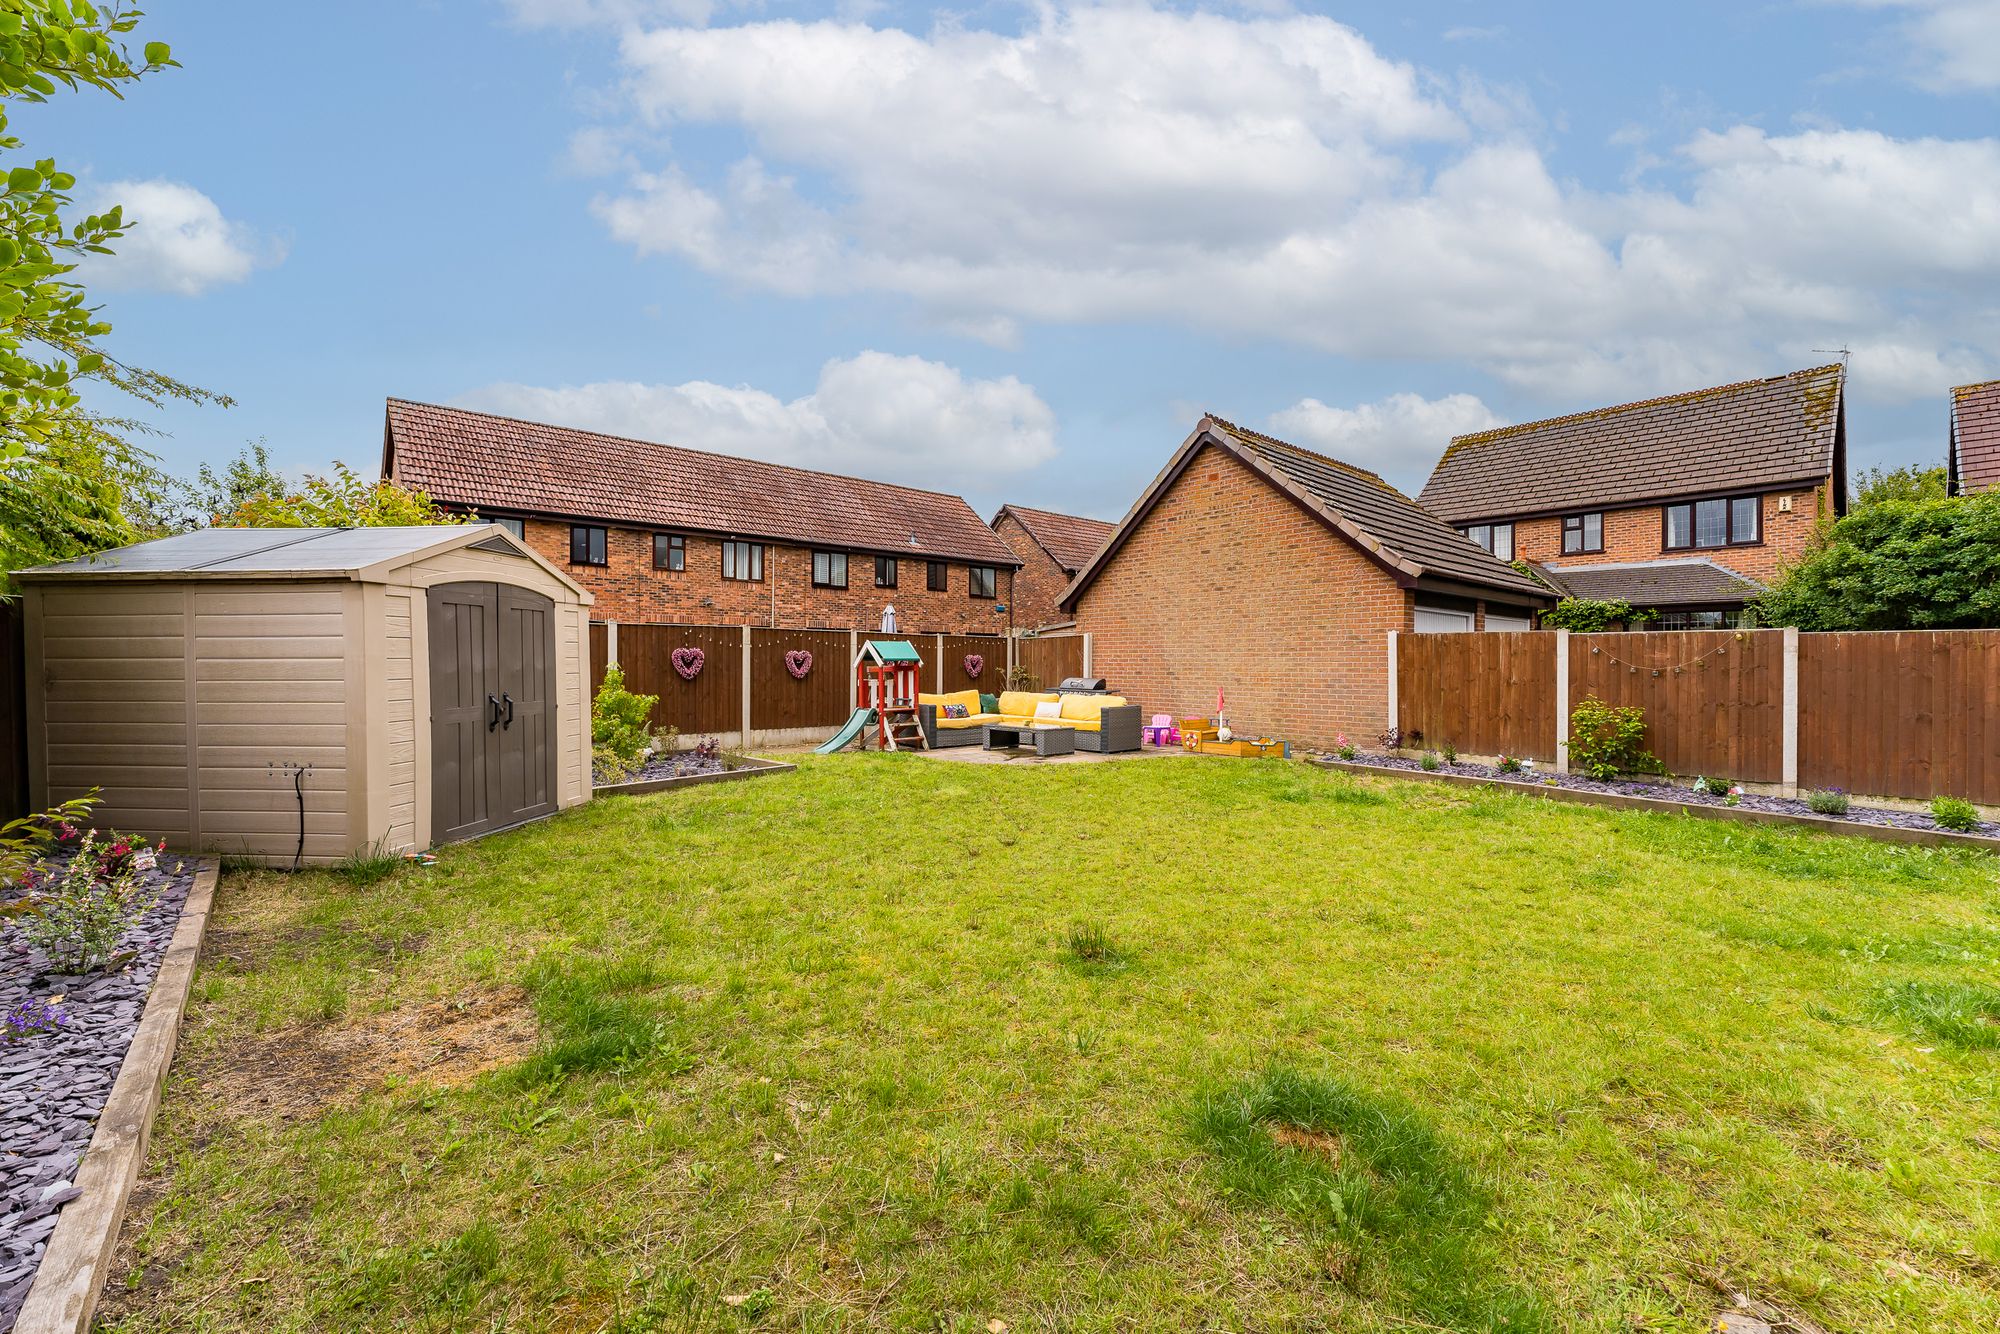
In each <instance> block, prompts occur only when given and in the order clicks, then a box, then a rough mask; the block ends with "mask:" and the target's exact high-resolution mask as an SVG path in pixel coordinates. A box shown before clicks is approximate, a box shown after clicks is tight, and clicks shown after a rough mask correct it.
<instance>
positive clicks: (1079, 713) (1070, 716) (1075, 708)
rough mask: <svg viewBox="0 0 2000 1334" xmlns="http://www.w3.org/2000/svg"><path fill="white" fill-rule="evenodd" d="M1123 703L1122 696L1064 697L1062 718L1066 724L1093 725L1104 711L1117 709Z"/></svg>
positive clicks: (1123, 698)
mask: <svg viewBox="0 0 2000 1334" xmlns="http://www.w3.org/2000/svg"><path fill="white" fill-rule="evenodd" d="M1124 703H1125V697H1124V696H1122V695H1064V696H1063V702H1062V716H1063V721H1064V722H1066V723H1076V722H1089V723H1094V722H1096V721H1097V720H1098V718H1099V717H1100V716H1101V715H1102V714H1103V713H1104V711H1105V710H1106V709H1115V708H1119V707H1120V706H1122V705H1123V704H1124Z"/></svg>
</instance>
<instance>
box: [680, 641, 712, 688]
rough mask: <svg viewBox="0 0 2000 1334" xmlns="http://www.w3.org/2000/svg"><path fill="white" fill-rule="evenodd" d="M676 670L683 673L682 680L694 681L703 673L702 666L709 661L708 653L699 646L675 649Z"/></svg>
mask: <svg viewBox="0 0 2000 1334" xmlns="http://www.w3.org/2000/svg"><path fill="white" fill-rule="evenodd" d="M673 656H674V670H675V671H677V672H679V673H680V674H681V680H683V681H692V680H694V679H695V677H697V676H700V675H701V666H702V664H703V663H705V662H707V661H708V655H707V654H705V653H703V652H702V651H701V650H700V649H698V648H677V649H675V650H674V655H673Z"/></svg>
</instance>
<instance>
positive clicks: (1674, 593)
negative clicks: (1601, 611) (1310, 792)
mask: <svg viewBox="0 0 2000 1334" xmlns="http://www.w3.org/2000/svg"><path fill="white" fill-rule="evenodd" d="M1538 568H1539V569H1540V570H1541V572H1542V574H1543V575H1544V576H1545V577H1546V578H1547V579H1548V581H1549V582H1550V583H1552V584H1554V585H1555V586H1556V587H1557V589H1559V590H1560V591H1561V592H1562V593H1563V594H1564V595H1565V596H1568V597H1574V598H1589V599H1592V600H1593V601H1598V602H1613V601H1616V600H1618V599H1620V598H1623V599H1624V600H1625V601H1627V602H1630V603H1631V604H1632V605H1633V606H1635V607H1673V606H1691V605H1694V604H1698V603H1703V604H1706V603H1716V602H1744V601H1747V600H1749V599H1750V598H1754V597H1756V596H1757V595H1758V594H1759V593H1762V592H1763V591H1764V586H1763V585H1762V584H1760V583H1758V582H1757V581H1756V580H1754V579H1750V578H1747V577H1746V576H1744V575H1740V574H1738V573H1737V572H1736V571H1734V570H1732V569H1730V568H1728V567H1727V566H1725V565H1719V564H1717V563H1716V562H1714V561H1712V560H1710V559H1709V558H1708V557H1706V556H1693V557H1688V558H1686V559H1676V560H1647V561H1621V562H1616V563H1612V564H1598V565H1569V566H1562V565H1542V566H1539V567H1538Z"/></svg>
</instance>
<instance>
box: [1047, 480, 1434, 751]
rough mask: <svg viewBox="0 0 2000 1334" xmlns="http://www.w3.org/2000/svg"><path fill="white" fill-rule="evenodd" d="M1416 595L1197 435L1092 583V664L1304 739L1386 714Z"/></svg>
mask: <svg viewBox="0 0 2000 1334" xmlns="http://www.w3.org/2000/svg"><path fill="white" fill-rule="evenodd" d="M1410 606H1411V601H1410V597H1409V595H1408V593H1407V592H1406V591H1405V590H1404V589H1402V588H1400V587H1398V586H1397V584H1396V582H1395V581H1394V580H1393V579H1391V578H1390V577H1389V576H1388V575H1387V574H1385V573H1383V571H1382V569H1381V567H1380V566H1377V565H1375V564H1374V563H1373V562H1371V561H1369V560H1368V559H1367V558H1366V557H1364V556H1362V555H1361V553H1360V552H1358V551H1356V550H1355V549H1354V548H1353V547H1352V546H1350V545H1349V544H1348V543H1347V542H1345V541H1344V540H1342V539H1341V538H1339V537H1336V536H1334V535H1333V534H1332V533H1331V532H1329V531H1327V529H1326V528H1324V527H1323V526H1321V525H1320V524H1319V523H1318V522H1316V521H1315V520H1313V519H1311V518H1309V517H1307V515H1306V514H1305V513H1304V512H1302V511H1301V510H1300V509H1299V508H1298V507H1297V506H1295V505H1293V504H1292V503H1291V502H1290V501H1288V500H1286V499H1285V498H1284V497H1283V496H1281V495H1279V494H1278V493H1277V492H1276V491H1274V490H1272V489H1271V487H1270V486H1269V485H1268V484H1267V483H1265V482H1263V481H1262V480H1260V479H1259V478H1258V477H1257V476H1256V475H1255V474H1254V473H1252V472H1251V471H1250V470H1249V469H1248V468H1246V467H1244V466H1243V465H1242V464H1241V463H1239V462H1237V461H1236V460H1235V459H1234V458H1232V457H1231V456H1229V455H1228V454H1226V453H1224V452H1223V451H1221V450H1219V449H1216V448H1215V447H1214V446H1212V445H1210V446H1205V447H1203V449H1202V451H1201V453H1199V454H1198V455H1196V457H1195V458H1194V460H1193V462H1192V464H1191V465H1190V466H1189V467H1188V469H1187V470H1186V471H1185V472H1183V473H1182V474H1181V476H1180V478H1179V479H1178V480H1177V481H1176V482H1175V483H1174V484H1173V486H1172V487H1170V488H1169V489H1168V491H1167V493H1166V494H1165V495H1164V496H1162V497H1161V498H1160V502H1159V504H1158V505H1156V506H1155V507H1154V509H1153V511H1152V513H1151V514H1149V515H1147V517H1146V519H1145V521H1144V522H1143V523H1141V524H1140V525H1139V527H1138V529H1137V531H1135V532H1134V533H1133V534H1132V535H1131V537H1130V538H1129V539H1128V540H1127V541H1126V543H1125V545H1124V547H1123V548H1121V549H1120V550H1119V552H1118V554H1117V555H1116V556H1114V557H1112V559H1111V561H1110V563H1109V565H1108V566H1107V567H1106V568H1104V569H1103V570H1102V571H1100V572H1099V574H1098V577H1097V579H1096V581H1095V582H1093V583H1092V584H1091V586H1090V587H1089V588H1088V589H1086V590H1085V591H1084V594H1083V596H1082V598H1081V599H1080V601H1079V605H1078V607H1077V619H1078V622H1079V623H1080V625H1081V627H1082V628H1083V629H1084V630H1085V631H1087V632H1089V633H1090V634H1091V635H1092V636H1093V638H1092V670H1093V671H1094V672H1095V673H1096V674H1097V675H1100V676H1104V677H1107V678H1109V681H1110V685H1111V688H1112V689H1113V690H1116V691H1119V692H1120V693H1122V694H1124V695H1126V696H1127V697H1128V698H1130V699H1131V700H1132V701H1133V702H1134V703H1136V704H1138V705H1139V706H1140V707H1141V708H1142V709H1143V711H1144V712H1145V714H1146V715H1148V716H1150V715H1152V714H1154V713H1170V714H1173V715H1174V716H1175V717H1181V716H1190V717H1192V716H1195V715H1208V714H1213V713H1214V711H1215V691H1216V687H1217V686H1221V687H1222V688H1223V689H1224V690H1226V691H1227V692H1228V696H1229V708H1228V713H1229V720H1230V723H1231V725H1232V726H1233V727H1234V728H1235V729H1236V730H1237V731H1239V732H1241V733H1243V734H1245V735H1252V734H1255V735H1269V736H1275V737H1281V738H1283V739H1285V740H1288V741H1291V742H1293V743H1294V744H1300V743H1305V744H1311V745H1320V746H1325V745H1330V744H1331V743H1332V742H1333V739H1334V736H1335V734H1336V733H1340V732H1345V733H1346V734H1347V736H1348V737H1349V738H1350V739H1351V740H1354V741H1357V742H1359V741H1361V740H1363V739H1367V740H1369V741H1373V739H1374V738H1375V736H1376V735H1377V734H1378V733H1379V732H1381V731H1382V730H1383V729H1384V728H1385V727H1387V726H1388V725H1389V719H1388V708H1389V683H1388V642H1387V636H1388V632H1389V631H1391V630H1407V629H1409V628H1410Z"/></svg>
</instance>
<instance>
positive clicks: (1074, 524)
mask: <svg viewBox="0 0 2000 1334" xmlns="http://www.w3.org/2000/svg"><path fill="white" fill-rule="evenodd" d="M1117 527H1118V525H1117V524H1115V523H1106V522H1104V521H1103V520H1102V519H1086V518H1084V517H1083V516H1082V515H1080V514H1058V513H1057V512H1056V511H1054V510H1037V509H1029V508H1028V507H1027V506H1026V505H1002V506H1001V507H1000V512H999V513H998V514H996V515H994V516H993V531H994V532H996V533H998V534H1000V540H1001V541H1003V542H1005V543H1006V544H1007V546H1008V548H1009V549H1010V550H1012V551H1013V553H1014V554H1015V555H1016V556H1019V557H1020V558H1021V571H1020V573H1019V574H1017V575H1015V576H1014V595H1015V608H1014V619H1015V623H1016V624H1019V625H1022V626H1026V627H1028V628H1029V629H1033V628H1035V627H1036V626H1046V625H1051V624H1054V623H1057V622H1059V621H1062V620H1064V619H1066V617H1065V614H1064V613H1063V612H1062V611H1061V610H1060V609H1059V608H1058V606H1057V604H1058V603H1059V602H1061V601H1062V595H1063V590H1064V589H1066V588H1068V587H1069V583H1070V580H1072V579H1074V578H1076V576H1077V573H1078V571H1080V570H1082V569H1083V567H1084V566H1086V565H1088V564H1090V561H1091V558H1092V557H1093V556H1095V555H1096V554H1097V553H1098V552H1100V551H1102V550H1104V544H1105V543H1106V542H1108V541H1110V540H1111V534H1112V532H1113V530H1114V529H1116V528H1117Z"/></svg>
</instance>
